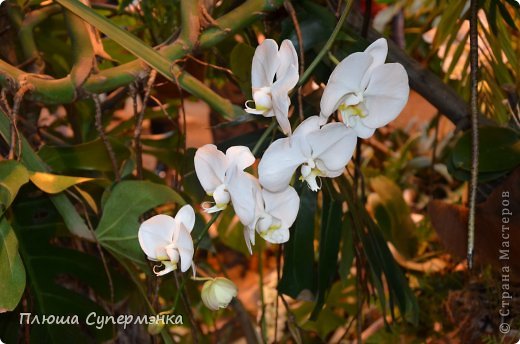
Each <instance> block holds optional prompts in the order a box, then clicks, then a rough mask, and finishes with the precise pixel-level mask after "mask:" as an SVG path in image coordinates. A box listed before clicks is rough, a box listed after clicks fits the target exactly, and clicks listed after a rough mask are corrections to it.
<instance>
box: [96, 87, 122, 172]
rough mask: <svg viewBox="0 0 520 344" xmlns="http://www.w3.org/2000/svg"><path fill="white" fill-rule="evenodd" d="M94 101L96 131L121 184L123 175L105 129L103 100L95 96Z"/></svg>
mask: <svg viewBox="0 0 520 344" xmlns="http://www.w3.org/2000/svg"><path fill="white" fill-rule="evenodd" d="M92 100H94V105H95V109H96V113H95V118H94V119H95V125H96V130H97V131H98V134H99V137H101V141H103V144H104V145H105V148H106V150H107V153H108V157H109V158H110V162H111V163H112V169H113V170H114V176H115V179H116V182H119V181H120V180H121V174H120V173H119V167H118V164H117V158H116V153H115V152H114V149H113V148H112V144H111V143H110V141H109V140H108V137H107V134H106V133H105V129H104V128H103V110H102V109H101V100H100V99H99V95H97V94H93V95H92Z"/></svg>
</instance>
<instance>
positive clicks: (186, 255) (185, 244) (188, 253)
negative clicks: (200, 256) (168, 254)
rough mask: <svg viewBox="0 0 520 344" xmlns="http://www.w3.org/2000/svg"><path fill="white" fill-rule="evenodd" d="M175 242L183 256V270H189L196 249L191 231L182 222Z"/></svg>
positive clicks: (181, 256)
mask: <svg viewBox="0 0 520 344" xmlns="http://www.w3.org/2000/svg"><path fill="white" fill-rule="evenodd" d="M173 243H174V245H175V247H176V248H177V250H178V251H179V255H180V258H181V271H182V272H185V271H187V270H188V269H189V268H190V266H191V264H192V261H193V254H194V253H195V249H194V247H193V239H192V238H191V235H190V232H189V231H188V230H187V229H186V227H185V226H184V224H182V223H181V224H180V225H179V228H178V230H177V231H175V237H174V239H173Z"/></svg>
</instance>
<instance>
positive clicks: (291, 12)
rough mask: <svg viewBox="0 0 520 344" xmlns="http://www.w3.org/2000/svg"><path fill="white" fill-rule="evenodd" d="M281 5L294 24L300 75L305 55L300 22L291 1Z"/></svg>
mask: <svg viewBox="0 0 520 344" xmlns="http://www.w3.org/2000/svg"><path fill="white" fill-rule="evenodd" d="M283 5H284V7H285V10H286V11H287V13H289V15H290V16H291V20H292V22H293V25H294V31H295V32H296V39H297V40H298V50H299V51H300V54H299V56H298V57H299V61H298V63H299V65H300V70H299V73H300V75H303V72H304V69H305V56H304V54H305V49H304V47H303V36H302V30H301V29H300V23H299V22H298V16H297V15H296V10H295V9H294V6H293V5H292V3H291V2H290V1H289V0H285V1H284V3H283ZM302 87H303V85H300V86H299V87H298V114H299V116H300V121H303V120H304V116H303V97H302Z"/></svg>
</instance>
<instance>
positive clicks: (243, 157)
mask: <svg viewBox="0 0 520 344" xmlns="http://www.w3.org/2000/svg"><path fill="white" fill-rule="evenodd" d="M226 157H227V159H228V166H230V167H231V166H233V165H236V166H237V167H238V169H240V170H244V169H245V168H247V167H249V166H251V165H253V164H254V163H255V156H254V155H253V153H251V150H250V149H249V147H246V146H232V147H229V148H228V149H227V150H226Z"/></svg>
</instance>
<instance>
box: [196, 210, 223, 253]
mask: <svg viewBox="0 0 520 344" xmlns="http://www.w3.org/2000/svg"><path fill="white" fill-rule="evenodd" d="M220 213H222V211H219V212H216V213H215V214H213V216H212V217H211V219H210V220H209V221H208V223H206V226H204V229H203V230H202V232H200V234H199V236H198V237H197V240H196V241H195V245H193V248H194V250H195V251H196V250H197V247H199V244H200V242H201V241H202V239H204V236H205V235H206V234H207V233H208V231H209V229H210V227H211V225H212V224H213V223H215V221H216V220H217V219H218V217H219V216H220Z"/></svg>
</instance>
